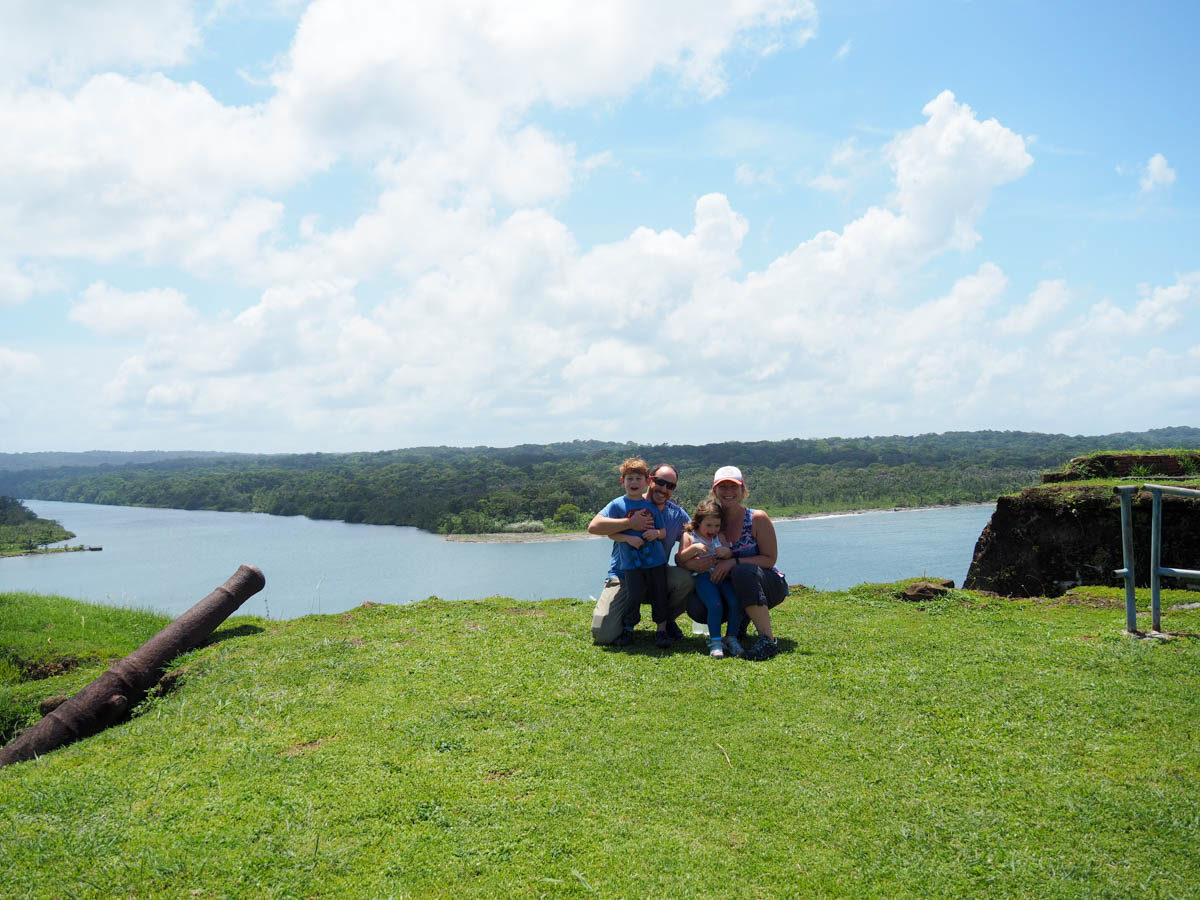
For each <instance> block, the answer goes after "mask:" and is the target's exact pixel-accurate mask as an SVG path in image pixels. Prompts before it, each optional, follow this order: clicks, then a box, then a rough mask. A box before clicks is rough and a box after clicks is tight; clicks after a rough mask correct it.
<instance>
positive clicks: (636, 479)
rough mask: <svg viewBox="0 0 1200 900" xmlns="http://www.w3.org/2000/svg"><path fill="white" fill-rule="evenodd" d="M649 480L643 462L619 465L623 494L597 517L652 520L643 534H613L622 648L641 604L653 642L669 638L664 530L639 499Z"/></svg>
mask: <svg viewBox="0 0 1200 900" xmlns="http://www.w3.org/2000/svg"><path fill="white" fill-rule="evenodd" d="M649 480H650V467H649V466H648V465H646V461H645V460H644V459H638V458H637V457H631V458H629V459H627V460H625V462H623V463H621V486H622V487H624V488H625V495H624V496H622V497H617V498H616V499H615V500H613V501H612V502H611V503H609V504H608V506H606V507H604V509H602V510H601V511H600V515H602V516H606V517H608V518H613V519H625V518H628V517H629V514H630V513H632V512H633V511H634V510H637V509H647V510H649V511H650V514H651V515H652V516H653V517H654V527H653V528H650V529H647V530H646V531H642V532H637V531H624V532H622V533H621V534H619V535H614V540H616V542H617V543H616V553H617V571H618V574H619V577H620V579H621V584H622V585H624V587H625V590H626V592H628V594H629V600H630V603H629V612H628V613H626V615H625V618H624V619H623V621H622V622H621V625H622V627H623V628H624V631H623V632H622V634H621V637H619V638H618V639H617V641H616V643H617V644H618V645H622V646H623V645H626V644H628V643H629V642H630V640H631V639H632V637H633V629H634V626H636V625H637V623H638V620H639V619H640V618H641V611H640V610H641V605H642V604H643V603H649V604H650V615H651V616H652V617H653V619H654V622H655V624H656V625H657V626H658V634H656V635H655V638H654V643H655V645H656V646H659V647H669V646H670V645H671V638H670V636H669V635H668V633H667V630H666V629H667V620H668V616H667V550H666V547H665V546H664V544H663V538H664V537H666V534H667V532H666V529H664V528H663V523H662V521H661V519H662V514H661V513H660V512H659V510H658V507H656V506H655V505H654V504H653V503H651V502H650V501H649V500H645V499H643V497H642V495H643V494H645V493H646V484H647V482H648V481H649Z"/></svg>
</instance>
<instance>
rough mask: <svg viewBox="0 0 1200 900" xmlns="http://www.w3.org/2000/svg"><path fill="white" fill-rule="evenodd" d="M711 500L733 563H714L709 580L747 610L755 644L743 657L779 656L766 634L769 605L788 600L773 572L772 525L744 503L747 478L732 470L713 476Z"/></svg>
mask: <svg viewBox="0 0 1200 900" xmlns="http://www.w3.org/2000/svg"><path fill="white" fill-rule="evenodd" d="M712 493H713V496H714V497H716V499H717V501H718V502H719V503H720V504H721V537H722V538H724V539H725V541H726V543H727V544H728V545H729V548H730V549H731V550H732V551H733V558H732V559H723V560H720V561H719V562H717V563H716V564H714V565H713V566H712V568H711V571H710V572H709V578H710V580H712V581H714V582H716V583H717V584H720V583H721V582H722V581H724V580H725V579H726V578H728V579H729V580H730V581H731V582H732V583H733V590H734V592H735V593H736V595H737V599H738V602H739V603H740V604H741V605H742V608H743V609H744V610H745V611H746V615H747V616H748V617H749V619H750V621H751V622H753V623H754V628H755V630H756V631H757V632H758V640H757V641H755V642H754V646H753V647H751V648H750V649H749V650H747V651H746V658H747V659H770V658H771V657H772V656H774V655H775V654H776V653H778V652H779V644H778V642H776V640H775V633H774V632H773V631H772V630H771V607H773V606H778V605H779V604H780V603H782V602H783V598H784V597H786V596H787V592H788V585H787V579H785V578H784V577H783V573H782V572H780V571H779V570H778V569H776V568H775V561H776V560H777V559H778V557H779V542H778V541H777V540H776V538H775V524H774V523H773V522H772V521H771V517H770V516H768V515H767V514H766V513H765V512H763V511H762V510H761V509H750V508H749V507H747V506H746V505H745V501H746V479H744V478H743V477H742V472H741V470H740V469H739V468H738V467H737V466H722V467H721V468H719V469H717V471H716V474H715V475H713V487H712Z"/></svg>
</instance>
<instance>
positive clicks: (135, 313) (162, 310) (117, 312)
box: [70, 281, 196, 337]
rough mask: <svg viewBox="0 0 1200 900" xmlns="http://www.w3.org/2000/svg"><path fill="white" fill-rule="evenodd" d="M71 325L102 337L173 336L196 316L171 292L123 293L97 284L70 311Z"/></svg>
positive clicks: (169, 290)
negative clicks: (170, 334) (173, 333)
mask: <svg viewBox="0 0 1200 900" xmlns="http://www.w3.org/2000/svg"><path fill="white" fill-rule="evenodd" d="M70 317H71V321H72V322H78V323H79V324H80V325H83V326H84V327H85V328H88V329H89V330H91V331H94V332H95V333H96V334H99V335H103V336H105V337H130V336H134V337H137V336H147V335H156V334H158V333H160V332H168V333H169V332H176V331H180V330H183V329H186V328H189V327H190V326H192V325H193V324H194V323H195V321H196V312H195V310H193V309H192V308H191V307H190V306H188V304H187V298H186V297H185V296H184V295H183V294H182V293H180V292H179V291H177V290H175V289H174V288H152V289H150V290H147V291H122V290H119V289H118V288H114V287H112V286H110V285H108V284H105V283H104V282H103V281H97V282H94V283H93V284H90V285H88V287H87V288H86V289H85V290H84V292H83V299H82V301H81V302H79V303H76V304H75V305H74V306H72V307H71V313H70Z"/></svg>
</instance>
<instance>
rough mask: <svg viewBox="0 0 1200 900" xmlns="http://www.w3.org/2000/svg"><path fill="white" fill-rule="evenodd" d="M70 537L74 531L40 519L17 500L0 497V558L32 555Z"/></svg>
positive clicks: (51, 521) (50, 520) (48, 520)
mask: <svg viewBox="0 0 1200 900" xmlns="http://www.w3.org/2000/svg"><path fill="white" fill-rule="evenodd" d="M73 537H75V532H73V531H67V529H65V528H63V527H62V525H60V524H59V523H58V522H55V521H54V520H52V519H42V518H39V517H38V516H36V515H34V514H33V512H32V511H31V510H30V509H28V508H27V507H26V506H25V504H23V503H22V502H21V501H20V500H14V499H12V498H11V497H0V556H16V555H18V554H21V553H31V552H34V551H36V550H37V549H38V548H39V547H45V546H46V545H47V544H53V543H57V542H58V541H65V540H69V539H70V538H73Z"/></svg>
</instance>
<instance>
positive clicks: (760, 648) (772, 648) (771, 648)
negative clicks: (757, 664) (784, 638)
mask: <svg viewBox="0 0 1200 900" xmlns="http://www.w3.org/2000/svg"><path fill="white" fill-rule="evenodd" d="M778 652H779V641H777V640H775V639H774V638H769V637H765V636H764V637H760V638H759V639H758V640H757V641H755V642H754V646H753V647H751V648H750V649H749V650H747V651H746V659H752V660H755V661H759V660H764V659H770V658H771V657H772V656H774V655H775V654H776V653H778Z"/></svg>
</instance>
